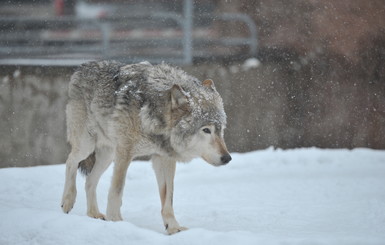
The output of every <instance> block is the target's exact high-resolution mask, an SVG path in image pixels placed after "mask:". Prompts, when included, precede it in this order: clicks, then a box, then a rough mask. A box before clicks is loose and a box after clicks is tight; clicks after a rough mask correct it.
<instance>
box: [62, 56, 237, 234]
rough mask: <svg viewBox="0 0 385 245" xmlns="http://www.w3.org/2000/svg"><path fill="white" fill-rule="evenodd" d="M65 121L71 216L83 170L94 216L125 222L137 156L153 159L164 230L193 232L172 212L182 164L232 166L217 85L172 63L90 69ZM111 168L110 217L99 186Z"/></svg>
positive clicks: (74, 82)
mask: <svg viewBox="0 0 385 245" xmlns="http://www.w3.org/2000/svg"><path fill="white" fill-rule="evenodd" d="M66 117H67V136H68V141H69V143H70V145H71V152H70V154H69V155H68V159H67V161H66V173H65V186H64V192H63V198H62V209H63V211H64V212H65V213H68V212H69V211H70V210H71V209H72V208H73V205H74V203H75V199H76V173H77V169H78V168H80V169H81V171H82V172H83V173H84V174H85V175H86V184H85V189H86V196H87V215H88V216H90V217H93V218H100V219H105V220H112V221H118V220H122V216H121V213H120V207H121V205H122V194H123V188H124V184H125V177H126V172H127V168H128V166H129V165H130V162H131V161H132V159H133V158H135V157H138V156H150V157H151V160H152V166H153V169H154V171H155V175H156V178H157V182H158V186H159V194H160V200H161V206H162V210H161V215H162V218H163V222H164V226H165V228H166V230H167V232H168V233H169V234H173V233H176V232H179V231H182V230H185V229H186V228H185V227H182V226H180V225H179V223H178V222H177V221H176V219H175V216H174V210H173V188H174V175H175V167H176V162H177V161H178V162H188V161H190V160H191V159H193V158H196V157H202V158H203V159H204V160H205V161H206V162H208V163H210V164H212V165H214V166H220V165H224V164H227V163H228V162H229V161H230V160H231V156H230V154H229V152H228V150H227V148H226V144H225V142H224V139H223V131H224V129H225V127H226V114H225V111H224V108H223V102H222V99H221V96H220V95H219V93H218V92H217V90H216V89H215V86H214V82H213V81H212V80H211V79H207V80H204V81H203V82H201V81H199V80H198V79H196V78H195V77H193V76H190V75H188V74H186V73H185V72H184V71H182V70H181V69H179V68H175V67H172V66H169V65H167V64H159V65H151V64H150V63H148V62H142V63H138V64H130V65H125V64H121V63H118V62H114V61H100V62H90V63H86V64H83V65H82V66H81V67H80V68H79V69H78V70H77V71H76V72H75V73H74V74H73V75H72V77H71V81H70V84H69V101H68V104H67V107H66ZM111 162H114V170H113V177H112V183H111V187H110V190H109V194H108V204H107V213H106V215H103V214H102V213H100V212H99V208H98V205H97V200H96V199H97V198H96V186H97V184H98V181H99V178H100V176H101V175H102V174H103V172H104V171H105V170H106V169H107V167H108V166H109V165H110V164H111Z"/></svg>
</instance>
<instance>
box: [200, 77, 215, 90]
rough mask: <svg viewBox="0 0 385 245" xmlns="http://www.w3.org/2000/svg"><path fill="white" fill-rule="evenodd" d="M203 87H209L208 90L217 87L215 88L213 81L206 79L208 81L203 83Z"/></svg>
mask: <svg viewBox="0 0 385 245" xmlns="http://www.w3.org/2000/svg"><path fill="white" fill-rule="evenodd" d="M202 85H203V86H205V87H207V88H212V89H214V88H215V86H214V81H213V80H211V79H206V80H204V81H203V82H202Z"/></svg>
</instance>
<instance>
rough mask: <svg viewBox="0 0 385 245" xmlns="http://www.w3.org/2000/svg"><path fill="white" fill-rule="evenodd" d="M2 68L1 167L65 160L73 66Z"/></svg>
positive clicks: (0, 114)
mask: <svg viewBox="0 0 385 245" xmlns="http://www.w3.org/2000/svg"><path fill="white" fill-rule="evenodd" d="M0 71H1V73H0V118H1V121H0V124H1V127H0V135H1V141H0V167H8V166H17V167H20V166H30V165H44V164H56V163H62V162H64V161H65V158H66V157H65V155H66V154H67V152H68V146H67V143H66V136H65V130H66V128H65V114H64V108H65V103H66V100H67V83H68V80H69V76H70V74H71V73H72V71H73V69H72V68H45V67H44V68H39V67H14V66H9V67H0Z"/></svg>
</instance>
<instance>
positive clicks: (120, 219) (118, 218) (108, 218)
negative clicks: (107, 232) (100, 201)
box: [107, 212, 123, 221]
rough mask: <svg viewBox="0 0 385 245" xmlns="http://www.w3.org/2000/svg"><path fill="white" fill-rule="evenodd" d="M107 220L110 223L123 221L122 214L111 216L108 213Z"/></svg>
mask: <svg viewBox="0 0 385 245" xmlns="http://www.w3.org/2000/svg"><path fill="white" fill-rule="evenodd" d="M107 220H110V221H122V220H123V218H122V215H121V214H111V213H108V212H107Z"/></svg>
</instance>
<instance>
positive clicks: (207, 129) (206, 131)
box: [203, 128, 211, 134]
mask: <svg viewBox="0 0 385 245" xmlns="http://www.w3.org/2000/svg"><path fill="white" fill-rule="evenodd" d="M203 132H205V133H206V134H211V130H210V129H209V128H204V129H203Z"/></svg>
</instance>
